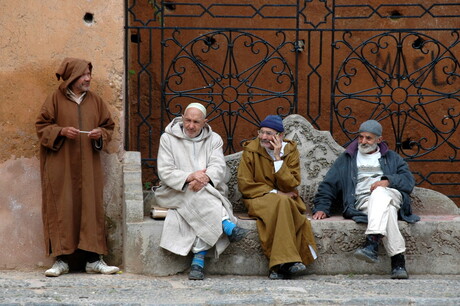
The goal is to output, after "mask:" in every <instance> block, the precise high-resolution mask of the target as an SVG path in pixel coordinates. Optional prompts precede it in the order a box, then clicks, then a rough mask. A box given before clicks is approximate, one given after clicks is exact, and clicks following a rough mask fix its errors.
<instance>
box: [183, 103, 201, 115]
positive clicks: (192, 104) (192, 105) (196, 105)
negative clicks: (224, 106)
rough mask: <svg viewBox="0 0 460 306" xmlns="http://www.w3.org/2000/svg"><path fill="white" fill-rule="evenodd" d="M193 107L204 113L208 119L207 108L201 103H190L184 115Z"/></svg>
mask: <svg viewBox="0 0 460 306" xmlns="http://www.w3.org/2000/svg"><path fill="white" fill-rule="evenodd" d="M191 107H194V108H197V109H199V110H200V111H201V112H202V113H203V115H204V117H206V107H204V106H203V105H202V104H200V103H190V104H189V105H188V106H187V107H186V108H185V110H184V114H185V112H186V111H187V110H188V109H189V108H191Z"/></svg>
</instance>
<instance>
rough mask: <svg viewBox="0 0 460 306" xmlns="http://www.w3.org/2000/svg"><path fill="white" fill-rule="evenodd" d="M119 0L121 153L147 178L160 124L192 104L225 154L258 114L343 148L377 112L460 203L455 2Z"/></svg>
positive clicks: (434, 181)
mask: <svg viewBox="0 0 460 306" xmlns="http://www.w3.org/2000/svg"><path fill="white" fill-rule="evenodd" d="M368 2H369V3H364V4H363V1H362V0H335V1H334V0H304V1H300V0H272V1H269V0H267V1H249V0H246V1H244V0H240V1H237V0H234V1H228V0H226V1H205V0H202V1H199V2H197V1H183V2H173V1H163V2H161V1H156V0H126V26H125V30H126V50H127V56H126V75H127V80H126V84H127V90H126V101H127V104H126V110H127V115H126V122H125V123H126V129H127V133H126V149H128V150H138V151H141V154H142V162H143V170H144V171H143V173H144V180H145V181H155V180H156V168H155V166H156V153H157V150H158V140H159V136H160V134H161V132H162V131H163V129H164V127H165V126H166V124H167V123H168V122H169V121H170V120H171V118H173V117H175V116H178V115H180V114H181V113H182V110H183V107H184V106H186V105H187V104H188V103H190V102H200V103H202V104H204V105H205V106H206V107H207V109H208V113H209V114H208V120H209V122H210V123H211V125H212V127H213V129H215V130H216V131H218V132H219V133H220V134H221V135H222V137H223V138H224V141H225V144H226V145H225V152H226V154H229V153H233V152H235V151H238V150H240V148H241V146H240V145H241V142H242V141H244V140H245V139H248V138H252V137H254V136H255V134H254V132H255V130H256V126H257V124H258V122H259V121H260V120H261V119H263V118H264V117H265V116H266V115H268V114H272V113H278V114H280V115H281V116H283V117H284V116H287V115H289V114H292V113H298V114H301V115H303V116H304V117H305V118H307V119H308V120H309V121H310V122H311V123H312V124H313V125H314V126H315V127H316V128H318V129H322V130H329V131H330V132H331V133H332V135H333V136H334V138H335V139H336V140H337V141H338V142H339V143H341V144H343V145H346V144H347V143H349V142H350V141H351V140H352V139H354V138H355V136H356V131H357V129H358V126H359V124H360V122H361V121H363V120H366V119H370V118H372V119H376V120H379V121H380V122H381V123H382V125H383V127H384V133H385V135H384V136H385V139H386V141H387V142H388V143H389V144H390V147H392V148H393V149H394V150H396V151H397V152H398V153H400V154H401V155H402V156H403V157H404V158H405V159H406V160H407V161H408V162H409V164H410V167H411V169H412V171H413V173H414V175H415V177H416V181H417V185H419V186H423V187H428V188H432V189H435V190H438V191H440V192H442V193H444V194H446V195H448V196H450V197H451V198H453V199H454V200H456V201H457V204H459V203H460V195H459V192H458V185H459V184H460V171H458V161H459V157H458V155H457V154H458V150H459V145H460V137H459V133H460V131H459V129H458V126H459V122H460V120H459V119H460V117H459V116H460V93H459V89H460V66H459V61H458V57H459V55H460V44H459V42H460V36H459V33H460V32H459V24H458V21H457V19H458V18H459V17H460V2H453V1H451V2H449V3H446V2H447V1H430V0H425V1H419V0H418V1H416V0H413V1H412V2H413V3H403V2H402V1H401V2H400V3H398V4H395V3H393V2H395V1H389V0H386V1H378V0H376V1H368Z"/></svg>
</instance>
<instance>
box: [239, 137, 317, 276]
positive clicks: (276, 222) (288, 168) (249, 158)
mask: <svg viewBox="0 0 460 306" xmlns="http://www.w3.org/2000/svg"><path fill="white" fill-rule="evenodd" d="M283 141H284V142H287V144H286V146H285V148H284V154H283V156H282V157H281V158H282V160H283V165H282V166H281V168H280V169H279V170H278V171H277V172H275V168H274V162H273V159H272V158H271V157H270V155H269V154H268V153H267V151H266V150H265V148H263V147H262V146H261V145H260V140H259V139H258V138H256V139H254V140H252V141H249V142H246V143H245V144H244V151H243V155H242V157H241V161H240V165H239V168H238V187H239V190H240V192H241V193H242V195H243V202H244V204H245V205H246V207H247V208H248V214H249V216H251V217H255V218H256V224H257V230H258V232H259V238H260V241H261V244H262V249H263V250H264V253H265V255H266V256H267V257H268V259H269V268H270V269H272V268H274V267H275V266H276V265H279V264H283V263H290V262H302V263H304V264H305V265H308V264H310V263H312V262H313V261H314V259H315V258H316V252H317V249H316V243H315V238H314V235H313V232H312V229H311V224H310V221H309V220H308V219H307V218H306V216H305V214H304V213H305V211H306V206H305V203H303V201H302V199H301V198H300V197H297V198H295V199H292V198H290V197H288V196H286V195H282V194H276V193H271V191H272V190H274V189H276V190H279V191H282V192H286V193H287V192H291V191H295V190H296V187H297V186H298V185H299V184H300V165H299V151H298V150H297V144H296V143H295V142H293V141H290V140H286V139H284V140H283Z"/></svg>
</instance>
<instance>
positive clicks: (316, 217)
mask: <svg viewBox="0 0 460 306" xmlns="http://www.w3.org/2000/svg"><path fill="white" fill-rule="evenodd" d="M312 218H313V219H314V220H321V219H325V218H327V215H326V213H325V212H324V211H317V212H315V213H314V214H313V216H312Z"/></svg>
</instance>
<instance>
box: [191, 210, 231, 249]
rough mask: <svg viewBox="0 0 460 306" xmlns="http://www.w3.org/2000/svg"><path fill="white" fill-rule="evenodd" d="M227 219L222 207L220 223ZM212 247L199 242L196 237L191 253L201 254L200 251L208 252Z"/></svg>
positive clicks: (201, 241)
mask: <svg viewBox="0 0 460 306" xmlns="http://www.w3.org/2000/svg"><path fill="white" fill-rule="evenodd" d="M229 218H230V217H229V216H228V213H227V211H226V210H225V207H224V206H222V221H224V220H226V219H229ZM212 247H213V246H212V245H209V244H207V243H206V242H204V241H203V240H201V239H200V238H198V237H196V238H195V242H193V246H192V252H193V253H198V252H201V251H206V250H209V249H210V248H212Z"/></svg>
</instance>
